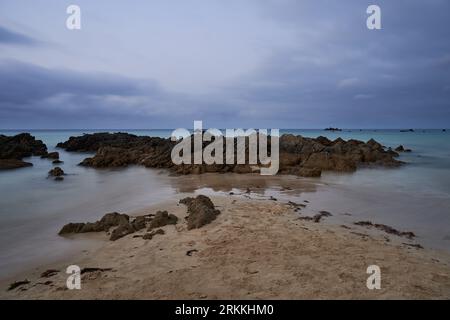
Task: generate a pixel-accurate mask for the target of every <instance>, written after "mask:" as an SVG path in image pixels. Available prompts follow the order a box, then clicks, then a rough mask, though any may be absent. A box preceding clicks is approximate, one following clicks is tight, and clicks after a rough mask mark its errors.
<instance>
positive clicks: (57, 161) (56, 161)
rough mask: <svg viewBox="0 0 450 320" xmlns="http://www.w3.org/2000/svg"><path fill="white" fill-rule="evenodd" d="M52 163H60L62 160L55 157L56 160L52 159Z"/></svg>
mask: <svg viewBox="0 0 450 320" xmlns="http://www.w3.org/2000/svg"><path fill="white" fill-rule="evenodd" d="M52 163H53V164H62V163H64V161H61V160H59V159H56V160H53V161H52Z"/></svg>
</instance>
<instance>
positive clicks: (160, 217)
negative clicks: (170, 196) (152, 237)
mask: <svg viewBox="0 0 450 320" xmlns="http://www.w3.org/2000/svg"><path fill="white" fill-rule="evenodd" d="M177 221H178V218H177V216H175V215H173V214H169V213H168V212H167V211H158V212H157V213H156V215H155V217H154V218H153V220H152V221H151V222H150V226H149V227H148V231H151V230H152V229H154V228H160V227H164V226H166V225H169V224H176V223H177Z"/></svg>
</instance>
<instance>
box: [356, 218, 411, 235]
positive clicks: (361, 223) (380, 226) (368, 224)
mask: <svg viewBox="0 0 450 320" xmlns="http://www.w3.org/2000/svg"><path fill="white" fill-rule="evenodd" d="M354 224H355V225H357V226H362V227H367V228H371V227H374V228H376V229H378V230H381V231H384V232H386V233H389V234H394V235H396V236H399V237H405V238H408V239H414V238H415V237H416V235H415V234H414V233H413V232H410V231H407V232H403V231H399V230H397V229H394V228H392V227H390V226H387V225H385V224H379V223H372V222H370V221H359V222H355V223H354Z"/></svg>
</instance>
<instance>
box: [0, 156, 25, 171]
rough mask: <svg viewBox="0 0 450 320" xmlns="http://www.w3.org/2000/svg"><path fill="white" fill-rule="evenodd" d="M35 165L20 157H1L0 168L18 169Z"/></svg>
mask: <svg viewBox="0 0 450 320" xmlns="http://www.w3.org/2000/svg"><path fill="white" fill-rule="evenodd" d="M31 166H33V164H32V163H30V162H25V161H22V160H19V159H0V170H9V169H18V168H24V167H31Z"/></svg>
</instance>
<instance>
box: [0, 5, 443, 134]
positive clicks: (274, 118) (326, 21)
mask: <svg viewBox="0 0 450 320" xmlns="http://www.w3.org/2000/svg"><path fill="white" fill-rule="evenodd" d="M70 4H77V5H79V6H80V7H81V13H82V17H81V23H82V29H81V30H68V29H67V28H66V18H67V16H68V15H67V14H66V8H67V6H68V5H70ZM369 4H377V5H379V6H380V7H381V10H382V30H368V29H367V27H366V19H367V17H368V15H367V14H366V9H367V7H368V5H369ZM194 120H203V122H204V126H205V127H218V128H237V127H254V128H323V127H328V126H336V127H345V128H410V127H411V128H443V127H450V1H448V0H421V1H419V0H404V1H402V0H396V1H392V0H389V1H383V0H371V1H365V0H339V1H338V0H335V1H333V0H304V1H301V0H245V1H243V0H226V1H225V0H221V1H219V0H217V1H216V0H189V1H186V0H178V1H176V0H147V1H138V0H134V1H113V0H104V1H99V0H96V1H93V0H72V1H62V0H53V1H52V0H34V1H25V0H0V128H3V129H8V128H176V127H186V128H191V127H192V126H193V121H194Z"/></svg>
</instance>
